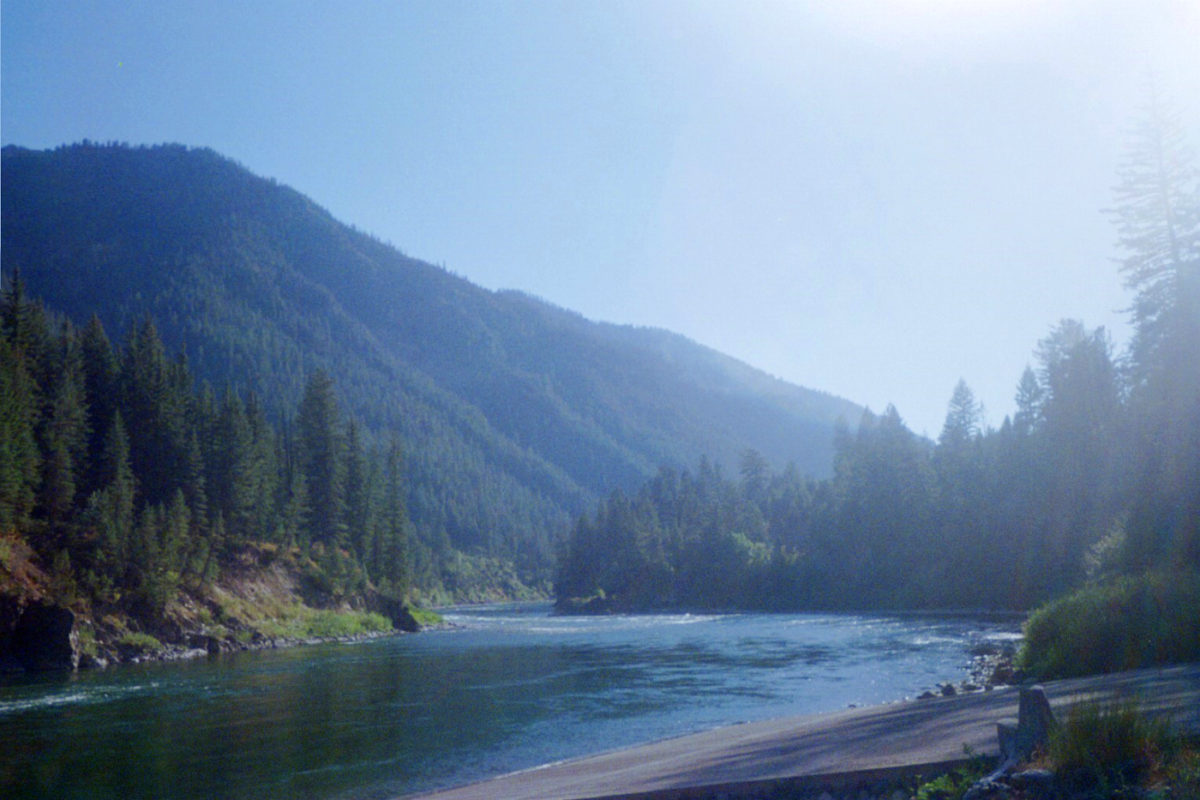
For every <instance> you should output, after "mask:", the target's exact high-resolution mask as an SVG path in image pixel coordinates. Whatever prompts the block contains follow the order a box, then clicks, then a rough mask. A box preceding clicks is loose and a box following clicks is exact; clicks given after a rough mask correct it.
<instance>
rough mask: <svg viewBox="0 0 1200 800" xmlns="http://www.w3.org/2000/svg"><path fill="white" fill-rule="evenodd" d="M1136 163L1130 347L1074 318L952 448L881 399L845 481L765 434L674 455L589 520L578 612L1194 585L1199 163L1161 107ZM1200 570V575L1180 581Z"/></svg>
mask: <svg viewBox="0 0 1200 800" xmlns="http://www.w3.org/2000/svg"><path fill="white" fill-rule="evenodd" d="M1119 177H1120V182H1119V184H1118V188H1117V201H1118V202H1117V204H1116V207H1115V209H1114V211H1113V216H1114V220H1115V222H1116V224H1117V233H1118V242H1119V245H1120V247H1121V250H1122V255H1123V258H1122V261H1121V273H1122V275H1123V276H1124V278H1125V281H1126V285H1127V287H1128V288H1129V289H1130V290H1132V292H1133V303H1132V305H1131V309H1130V310H1131V314H1132V321H1133V323H1134V331H1135V335H1134V338H1133V342H1132V344H1131V346H1130V347H1129V349H1128V351H1127V352H1126V353H1123V354H1121V353H1117V352H1115V351H1114V349H1113V346H1112V344H1111V342H1110V339H1109V336H1108V334H1107V333H1106V332H1105V330H1104V329H1103V328H1099V329H1089V328H1088V327H1087V326H1086V325H1085V324H1084V323H1082V322H1080V321H1078V320H1063V321H1061V322H1059V323H1058V324H1056V325H1054V326H1053V327H1052V328H1051V329H1050V332H1049V334H1048V335H1047V336H1046V337H1045V338H1043V339H1042V340H1041V341H1040V342H1038V343H1037V347H1036V349H1035V351H1034V359H1035V364H1036V368H1035V367H1027V368H1026V369H1025V371H1024V373H1023V374H1022V375H1021V376H1020V377H1019V379H1018V380H1016V381H1015V382H1014V387H1015V399H1016V413H1015V414H1014V415H1013V416H1012V417H1011V418H1006V419H1005V420H1004V421H1003V423H1002V424H1001V425H1000V427H999V428H998V429H986V428H985V426H984V423H983V419H982V414H981V411H980V407H979V404H978V403H977V402H976V401H975V398H974V395H973V394H972V392H971V390H970V388H969V387H968V386H967V384H966V383H965V382H959V384H958V385H957V386H956V387H955V388H954V390H953V392H952V394H951V396H950V401H949V404H948V409H947V414H946V421H945V425H944V427H943V429H942V432H941V435H940V436H939V438H938V441H937V442H936V443H932V442H929V441H926V440H925V439H923V438H921V437H918V436H915V435H914V434H913V433H912V432H911V431H909V430H908V428H907V427H906V426H905V425H904V422H903V420H902V419H901V417H900V414H899V413H898V412H897V411H896V409H895V408H891V407H889V408H888V409H887V410H886V411H885V413H883V414H882V415H878V416H877V415H875V414H872V413H870V412H867V413H865V414H864V415H863V417H862V419H861V421H859V424H858V426H857V429H856V430H850V429H849V428H844V429H842V430H841V431H840V433H839V434H838V436H837V440H836V456H835V461H834V463H835V469H834V475H833V477H832V478H830V479H828V480H813V479H806V478H803V477H801V476H799V475H797V474H796V473H794V472H784V473H783V474H774V473H773V472H772V470H770V469H769V467H768V464H767V462H766V460H765V459H764V458H762V456H761V455H759V454H758V453H756V452H754V451H747V452H746V453H745V454H743V456H742V457H741V459H740V460H739V461H735V462H732V463H734V464H737V465H738V466H739V475H737V476H734V477H728V476H725V475H723V474H722V472H721V469H720V468H719V467H718V466H716V465H714V464H712V463H710V462H707V461H705V462H701V464H700V466H699V467H698V468H697V469H695V471H694V472H691V471H685V472H683V473H680V472H678V471H677V470H672V469H664V470H663V471H662V472H660V474H659V475H658V476H657V477H655V478H654V479H653V480H652V481H650V482H648V483H647V484H646V485H645V486H643V487H642V488H641V490H639V491H638V492H637V493H636V494H633V495H627V494H625V493H621V492H618V493H615V494H614V495H613V496H611V497H610V498H609V499H608V500H606V501H605V502H604V503H602V504H601V506H600V507H599V509H598V511H597V512H596V514H594V515H587V516H584V517H583V518H581V519H580V520H578V521H577V523H576V525H575V527H574V529H573V531H572V535H571V537H570V543H569V547H568V548H567V550H566V555H565V558H563V560H562V562H561V564H560V571H559V575H558V580H557V586H556V589H557V592H558V595H559V598H560V603H561V605H562V607H563V608H566V609H574V610H584V611H604V610H609V609H613V608H616V609H653V608H671V607H679V606H684V607H708V608H731V607H753V608H775V609H778V608H814V607H815V608H829V607H833V608H885V607H886V608H897V607H907V608H930V607H933V608H946V607H959V608H962V607H973V608H984V607H987V608H1009V609H1013V608H1028V607H1030V606H1033V605H1036V604H1038V603H1042V602H1045V601H1047V600H1049V599H1050V598H1053V597H1056V596H1058V595H1061V594H1063V593H1065V592H1069V591H1071V590H1073V589H1075V588H1077V587H1079V586H1080V585H1082V584H1083V583H1085V582H1086V581H1095V580H1102V579H1106V578H1110V577H1113V576H1114V575H1127V574H1135V575H1138V574H1141V573H1144V572H1147V571H1152V570H1164V571H1168V572H1169V573H1171V575H1172V577H1170V578H1168V579H1167V580H1162V579H1161V578H1155V579H1153V580H1149V581H1148V582H1147V585H1150V586H1170V585H1172V584H1174V583H1177V582H1178V583H1180V584H1181V585H1189V581H1192V582H1194V580H1195V578H1194V575H1196V574H1200V170H1198V169H1197V167H1196V165H1195V162H1194V161H1193V160H1192V157H1191V154H1190V151H1189V150H1188V149H1187V148H1186V147H1185V146H1184V145H1183V137H1182V134H1181V132H1180V131H1179V130H1178V129H1176V128H1173V127H1172V125H1171V120H1170V119H1169V118H1168V117H1166V116H1163V115H1162V114H1160V113H1159V112H1158V111H1157V110H1155V109H1151V114H1150V116H1149V118H1148V119H1147V120H1146V121H1145V122H1144V124H1143V125H1142V126H1141V127H1140V128H1139V129H1138V134H1137V138H1136V140H1135V142H1134V145H1133V146H1132V147H1131V150H1130V153H1129V156H1128V158H1127V160H1126V161H1125V162H1124V163H1123V164H1122V165H1121V169H1120V171H1119ZM1014 377H1016V376H1014ZM727 463H729V462H727ZM1180 570H1183V571H1190V574H1191V576H1192V577H1188V578H1183V579H1179V580H1178V581H1177V580H1176V578H1175V577H1174V576H1175V573H1177V572H1178V571H1180ZM1163 602H1166V600H1165V599H1164V596H1163V595H1161V593H1160V594H1159V595H1156V596H1154V597H1153V598H1151V599H1149V600H1147V603H1148V604H1149V605H1148V609H1152V608H1153V603H1163ZM1144 613H1145V615H1146V616H1147V617H1148V618H1149V617H1153V616H1154V614H1153V612H1152V611H1151V610H1147V611H1145V612H1144ZM1192 633H1193V634H1194V626H1193V628H1192ZM1147 641H1154V639H1153V637H1147ZM1198 641H1200V640H1198ZM1138 647H1142V644H1141V643H1138ZM1101 649H1103V648H1101ZM1192 649H1193V651H1194V650H1195V648H1194V647H1193V648H1192ZM1131 663H1132V664H1133V665H1136V664H1140V663H1152V661H1150V662H1142V661H1137V662H1131ZM1127 666H1129V665H1127Z"/></svg>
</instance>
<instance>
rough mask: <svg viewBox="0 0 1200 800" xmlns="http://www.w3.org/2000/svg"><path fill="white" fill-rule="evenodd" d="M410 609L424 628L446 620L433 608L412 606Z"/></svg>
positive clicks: (414, 617)
mask: <svg viewBox="0 0 1200 800" xmlns="http://www.w3.org/2000/svg"><path fill="white" fill-rule="evenodd" d="M408 611H409V613H410V614H412V615H413V619H415V620H416V621H417V624H418V625H420V626H421V627H422V628H431V627H434V626H437V625H441V624H442V623H444V622H445V621H446V620H445V619H444V618H443V617H442V615H441V614H439V613H437V612H436V611H434V610H432V609H428V608H415V607H410V608H409V609H408Z"/></svg>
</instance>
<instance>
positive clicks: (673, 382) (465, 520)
mask: <svg viewBox="0 0 1200 800" xmlns="http://www.w3.org/2000/svg"><path fill="white" fill-rule="evenodd" d="M2 164H3V181H2V183H0V188H2V191H3V204H2V213H3V226H2V233H3V247H2V248H0V253H2V254H3V273H4V276H5V281H6V282H8V281H9V279H10V278H12V276H13V275H14V274H15V273H17V272H18V271H19V272H20V275H21V278H22V280H23V281H24V282H25V284H26V286H27V290H26V291H27V294H28V296H29V297H31V298H36V299H37V300H38V301H40V302H41V303H43V304H44V306H45V308H46V310H47V312H48V313H49V314H51V316H53V317H54V319H55V320H58V319H59V318H60V317H61V318H64V319H66V320H69V321H70V322H71V323H72V324H73V325H75V326H76V327H77V328H79V329H81V330H82V329H84V328H85V326H88V325H89V320H90V319H91V317H92V316H93V315H95V316H96V317H97V318H98V319H99V321H100V323H101V324H102V325H103V327H104V328H105V330H107V331H109V332H110V333H111V334H112V335H113V336H116V337H125V336H127V332H129V331H130V330H132V329H136V328H137V327H138V326H140V325H141V324H142V323H143V321H144V320H145V319H146V318H150V319H152V320H153V321H154V324H155V326H156V328H157V331H158V333H159V336H160V337H161V339H162V342H163V345H164V347H165V348H166V350H167V352H168V353H171V354H172V357H173V358H174V357H177V356H181V357H185V358H186V360H187V363H188V365H189V368H190V372H191V374H192V375H194V376H195V378H196V379H197V381H200V382H202V383H207V384H208V385H211V386H212V387H214V391H215V392H216V393H217V394H218V398H217V401H216V402H217V405H218V406H219V405H220V404H221V402H223V401H222V400H221V395H223V394H224V393H225V391H226V388H228V390H229V391H231V392H232V393H233V394H235V395H237V396H239V397H240V398H242V402H243V403H244V404H246V405H247V406H250V405H251V398H254V408H253V411H254V413H255V414H258V415H260V416H261V418H262V419H263V420H266V421H268V422H270V423H271V424H272V425H273V426H274V429H275V430H276V432H277V435H278V436H283V435H284V434H287V435H288V436H292V434H290V433H288V431H289V430H290V425H291V418H292V416H293V415H294V414H296V413H297V409H298V408H300V406H301V401H302V398H303V397H304V395H305V392H306V390H307V386H308V384H309V382H310V381H311V379H312V376H313V375H315V374H317V373H318V372H323V373H325V374H326V375H328V376H329V378H330V379H331V380H332V381H333V389H332V391H333V394H334V395H335V397H336V399H337V401H338V405H339V407H340V408H341V409H343V410H344V414H345V417H346V418H347V419H353V420H355V421H356V429H355V433H356V436H357V438H358V440H359V442H360V444H361V446H362V447H363V449H364V451H369V452H371V453H376V452H382V453H386V452H387V451H388V450H389V448H390V447H391V442H392V440H393V439H396V440H398V441H400V442H401V443H402V444H403V449H404V459H403V464H402V467H401V468H402V471H403V475H402V476H401V479H400V483H401V484H402V486H403V487H404V488H403V491H404V494H405V502H406V505H407V509H408V513H409V518H410V520H411V523H412V530H411V533H412V537H411V543H412V550H411V559H410V561H411V565H410V566H411V573H410V575H411V585H412V586H413V587H414V588H415V589H416V590H418V591H419V592H420V593H421V596H422V597H423V598H425V599H426V600H428V601H434V602H436V601H449V600H452V599H459V600H480V599H485V598H488V597H503V596H509V597H511V596H520V595H523V594H530V593H534V594H541V595H545V594H547V593H549V592H550V590H551V584H552V579H553V575H554V565H555V556H556V548H557V542H558V541H559V540H560V539H561V537H562V536H563V535H564V534H565V532H566V531H567V530H569V528H570V525H571V522H572V520H573V519H574V518H575V517H577V516H578V515H579V514H581V513H583V512H585V511H588V510H590V509H592V508H593V507H594V505H595V503H596V502H598V501H599V500H600V498H602V497H604V496H606V495H607V494H608V492H610V491H612V490H613V489H614V488H622V489H624V490H626V491H634V490H636V489H637V487H638V486H640V485H641V484H642V483H644V482H645V481H646V480H647V479H649V478H651V477H653V475H654V474H655V472H656V470H657V469H658V467H659V466H660V465H668V466H671V467H674V468H683V467H686V466H687V465H689V464H692V463H695V462H696V461H697V460H698V459H699V458H700V457H701V456H702V455H708V456H710V457H712V458H716V459H722V460H729V459H734V458H736V457H737V454H738V453H740V452H741V451H742V450H744V449H746V448H748V447H752V448H755V449H756V450H758V451H759V452H761V453H763V454H764V456H765V457H766V458H767V459H768V460H769V461H770V463H771V464H772V465H773V466H775V467H777V468H782V467H783V466H784V465H785V464H786V463H788V462H789V461H795V462H796V463H797V465H798V467H799V469H800V470H801V471H802V472H804V473H806V474H813V475H818V476H827V475H828V474H829V470H830V464H831V463H832V456H833V449H832V445H833V428H834V425H835V423H836V421H837V420H838V419H839V418H847V419H852V420H853V419H857V417H858V416H859V414H861V411H862V409H861V407H860V406H857V405H855V404H854V403H851V402H849V401H846V400H842V399H840V398H836V397H832V396H830V395H827V394H824V393H821V392H817V391H811V390H808V389H803V388H800V387H797V386H793V385H790V384H787V383H785V382H784V381H781V380H777V379H775V378H772V377H771V376H768V375H766V374H764V373H762V372H759V371H758V370H755V369H753V368H751V367H749V366H747V365H745V364H742V363H740V362H738V361H735V360H734V359H732V358H729V357H727V356H724V355H722V354H720V353H717V352H715V351H712V350H709V349H707V348H704V347H701V346H700V345H697V344H695V343H694V342H691V341H689V340H687V339H685V338H684V337H682V336H678V335H676V334H671V333H668V332H666V331H661V330H653V329H642V328H632V327H627V326H617V325H609V324H600V323H594V322H591V321H588V320H586V319H584V318H583V317H582V316H580V315H578V314H575V313H572V312H569V311H566V310H563V309H561V308H557V307H554V306H552V305H550V304H548V303H545V302H542V301H540V300H538V299H536V298H533V297H530V296H528V295H524V294H521V293H518V292H512V291H501V292H492V291H488V290H486V289H482V288H479V287H477V286H474V285H473V284H471V283H469V282H468V281H466V280H464V279H463V278H461V277H458V276H456V275H454V274H452V273H450V272H448V271H447V270H445V269H444V268H441V267H438V266H435V265H432V264H428V263H425V262H422V261H419V260H417V259H414V258H410V257H408V256H406V255H404V254H403V253H401V252H399V251H398V250H397V249H395V248H394V247H391V246H389V245H387V244H385V243H383V242H380V241H378V240H377V239H374V238H372V237H370V236H368V235H366V234H364V233H362V232H360V231H357V230H355V229H353V228H351V227H349V226H346V225H343V224H341V223H339V222H338V221H336V220H335V219H333V217H331V216H330V215H329V214H328V213H327V212H325V211H324V210H322V209H321V208H319V207H318V206H316V205H315V204H314V203H313V202H312V201H311V200H309V199H308V198H306V197H304V196H302V195H300V194H299V193H298V192H295V191H293V190H291V189H289V188H287V187H285V186H281V185H279V184H277V183H275V182H274V181H272V180H269V179H265V178H261V177H258V176H255V175H253V174H251V173H250V172H249V171H248V170H246V169H244V168H243V167H241V166H239V165H238V164H236V163H234V162H232V161H230V160H229V159H227V158H224V157H222V156H220V155H218V154H216V153H214V152H212V151H210V150H204V149H197V148H188V147H184V146H181V145H160V146H153V147H131V146H128V145H123V144H117V143H110V144H96V143H92V142H83V143H79V144H75V145H68V146H63V147H59V148H56V149H53V150H46V151H34V150H26V149H22V148H19V147H15V146H9V147H6V148H4V151H3V159H2ZM54 325H55V326H57V325H58V323H57V322H55V323H54ZM56 330H57V328H56ZM27 357H28V356H27ZM105 402H107V401H105ZM124 421H125V424H126V426H127V428H132V424H131V420H130V419H129V418H128V417H126V418H125V419H124ZM101 424H106V423H101ZM104 434H105V430H104V429H103V428H100V429H96V428H95V426H93V431H92V435H93V436H103V435H104ZM199 438H200V441H201V443H203V442H204V441H205V437H204V435H203V434H201V435H200V437H199ZM292 438H293V439H294V438H295V437H294V436H293V437H292ZM171 485H172V486H174V484H171ZM152 486H155V483H154V482H153V481H152V482H151V483H150V485H148V486H147V488H148V489H149V488H151V487H152ZM87 488H88V489H89V490H91V489H93V488H94V487H92V486H88V487H87ZM85 497H86V495H85ZM149 499H150V500H151V501H152V505H155V506H157V505H161V504H163V503H167V504H168V505H169V503H170V501H171V497H170V496H169V495H162V494H160V493H159V492H158V491H157V489H155V490H154V492H152V494H151V495H150V498H149ZM210 503H211V500H210ZM207 517H209V518H212V517H213V514H212V510H211V509H210V511H209V512H208V513H207ZM222 523H223V524H224V525H226V526H228V525H230V519H229V515H228V514H223V516H222ZM285 527H286V526H285ZM327 527H328V526H327ZM326 533H327V534H329V535H332V534H331V532H330V531H329V530H327V531H326Z"/></svg>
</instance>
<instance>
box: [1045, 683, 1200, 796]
mask: <svg viewBox="0 0 1200 800" xmlns="http://www.w3.org/2000/svg"><path fill="white" fill-rule="evenodd" d="M1178 749H1179V740H1178V739H1177V737H1175V736H1174V735H1172V733H1171V729H1170V726H1169V725H1168V723H1167V722H1166V721H1165V720H1161V719H1151V718H1149V717H1146V716H1145V715H1144V714H1142V713H1141V711H1139V710H1138V706H1137V703H1136V702H1133V701H1127V702H1120V703H1107V704H1100V703H1079V704H1077V705H1075V706H1073V707H1072V708H1071V710H1070V711H1069V712H1068V714H1067V719H1066V721H1065V722H1064V723H1063V724H1062V725H1059V726H1058V727H1057V728H1055V730H1054V731H1053V732H1052V733H1051V735H1050V746H1049V756H1050V760H1051V761H1052V762H1053V763H1054V766H1055V769H1056V771H1057V773H1058V777H1059V779H1060V780H1061V781H1063V782H1064V783H1066V784H1067V785H1069V786H1072V787H1074V788H1077V789H1084V790H1092V791H1096V792H1099V793H1100V795H1101V796H1104V797H1109V796H1112V793H1114V792H1117V791H1119V790H1121V789H1123V788H1127V787H1131V786H1136V785H1137V783H1138V781H1139V779H1140V778H1141V777H1142V776H1144V775H1146V774H1147V773H1149V772H1150V771H1151V770H1152V769H1155V768H1158V767H1161V766H1162V765H1164V764H1167V763H1170V762H1171V761H1172V760H1173V759H1174V756H1175V754H1176V751H1177V750H1178Z"/></svg>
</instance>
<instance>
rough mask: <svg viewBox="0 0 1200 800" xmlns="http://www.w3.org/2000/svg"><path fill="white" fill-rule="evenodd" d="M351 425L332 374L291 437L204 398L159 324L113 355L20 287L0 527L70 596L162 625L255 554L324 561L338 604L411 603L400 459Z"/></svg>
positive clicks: (0, 451) (11, 332)
mask: <svg viewBox="0 0 1200 800" xmlns="http://www.w3.org/2000/svg"><path fill="white" fill-rule="evenodd" d="M355 431H356V426H355V424H354V423H352V422H348V421H347V420H346V419H345V418H344V416H343V415H342V412H341V411H340V408H339V403H338V401H337V398H336V392H335V388H334V386H333V384H332V382H331V381H330V379H329V377H328V376H327V375H325V374H323V373H315V374H314V375H313V376H312V377H311V378H310V380H309V382H308V385H307V388H306V390H305V395H304V401H303V403H302V404H301V406H300V408H299V410H298V412H297V414H296V417H295V420H294V422H289V423H288V424H287V425H285V426H284V432H283V433H282V434H280V433H278V432H277V431H276V430H275V429H274V428H273V427H272V425H271V424H270V423H269V422H268V421H267V419H266V416H265V414H264V412H263V409H262V407H261V405H260V404H259V402H258V400H257V398H255V397H254V396H250V397H249V398H248V400H243V399H242V397H240V396H239V395H238V394H237V393H235V392H233V391H232V390H228V389H227V390H225V391H224V392H223V393H222V396H221V399H220V400H219V401H217V400H216V399H215V398H214V395H213V392H212V391H211V390H210V389H208V388H204V389H202V390H201V391H200V392H198V393H197V392H196V391H195V390H194V387H193V379H192V376H191V372H190V370H189V368H188V365H187V363H186V361H184V360H183V359H182V358H176V359H170V358H168V356H167V354H166V350H165V348H164V346H163V343H162V341H161V339H160V338H159V336H158V332H157V329H156V327H155V325H154V323H153V322H152V321H151V320H149V319H145V320H143V321H142V322H140V323H139V324H137V325H136V326H135V327H134V328H133V329H132V330H131V332H130V334H129V337H128V340H127V343H126V345H125V346H124V347H123V348H121V349H120V350H117V349H114V348H113V347H112V346H111V344H110V343H109V340H108V337H107V335H106V333H105V331H104V328H103V326H102V325H101V324H100V323H99V321H98V320H97V319H95V318H93V319H92V320H91V322H89V323H88V325H87V327H86V328H85V329H84V330H83V332H82V333H80V332H78V331H76V330H75V328H74V327H73V326H71V325H70V324H69V323H65V322H64V323H61V325H60V326H59V327H58V329H57V331H55V330H54V328H53V326H52V325H51V323H50V321H49V319H48V317H47V315H46V313H45V312H44V311H43V310H42V308H41V306H40V305H38V304H36V303H33V302H30V301H29V300H28V298H26V297H25V294H24V284H23V283H22V281H21V279H20V277H19V276H14V277H13V279H12V280H11V281H10V282H9V285H8V286H7V288H6V290H5V292H4V296H3V301H2V303H0V434H2V435H0V528H2V529H3V530H4V531H5V532H8V533H15V534H17V535H19V536H22V537H23V538H24V539H25V540H26V541H28V542H29V543H30V544H31V545H32V546H33V548H34V549H35V551H36V552H37V553H38V554H39V555H40V556H41V558H42V561H43V563H45V564H48V565H53V570H54V571H55V573H56V576H55V578H56V580H57V581H58V583H59V585H60V586H66V587H71V588H70V590H69V591H68V592H67V594H68V595H78V596H81V597H84V598H86V599H89V600H91V601H93V602H96V603H100V604H111V605H117V606H121V607H123V608H124V609H125V610H127V611H133V612H150V613H158V612H160V611H161V610H162V608H163V607H164V606H165V605H166V604H167V603H168V602H169V601H170V600H171V599H172V598H173V597H174V596H175V595H176V593H177V592H178V591H179V590H180V589H181V588H186V587H187V586H191V585H197V586H198V585H201V584H203V583H205V582H208V581H211V580H212V578H213V577H214V576H215V574H216V572H217V570H219V568H220V565H221V563H222V561H223V560H225V559H226V558H228V557H230V556H232V555H233V554H235V553H236V552H237V551H238V550H239V549H240V548H241V547H242V546H243V545H245V544H246V543H248V542H259V543H271V544H274V545H276V546H283V547H289V548H299V549H300V551H301V552H303V553H305V554H306V555H307V554H311V555H312V557H314V558H316V559H318V561H319V563H320V564H321V566H322V570H321V572H320V574H321V575H322V576H323V578H324V579H325V584H324V585H323V586H322V587H321V588H322V589H323V590H324V591H327V592H328V593H331V594H333V595H335V596H337V595H340V596H345V597H352V596H354V595H356V594H358V593H360V592H361V591H362V590H363V589H364V588H365V587H366V585H367V582H368V581H370V582H372V583H374V584H375V585H376V586H378V587H381V588H383V589H385V590H386V591H387V592H389V593H391V594H392V595H393V596H395V597H402V596H403V594H404V593H405V592H406V590H407V588H408V580H409V574H410V568H409V560H408V557H409V552H410V549H411V548H410V545H409V541H408V539H409V522H408V518H407V513H406V510H405V503H404V489H405V487H404V485H403V483H402V480H401V455H400V450H399V447H398V445H397V444H395V443H392V444H391V445H390V447H388V448H387V449H386V450H385V451H382V452H378V453H376V452H368V451H367V450H366V448H365V447H364V446H363V444H362V442H361V440H360V439H359V438H358V436H357V434H356V433H355ZM351 530H353V532H354V535H353V536H350V535H349V531H351ZM59 599H60V600H61V601H64V602H68V601H70V600H71V599H72V597H70V596H66V597H62V598H59Z"/></svg>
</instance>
